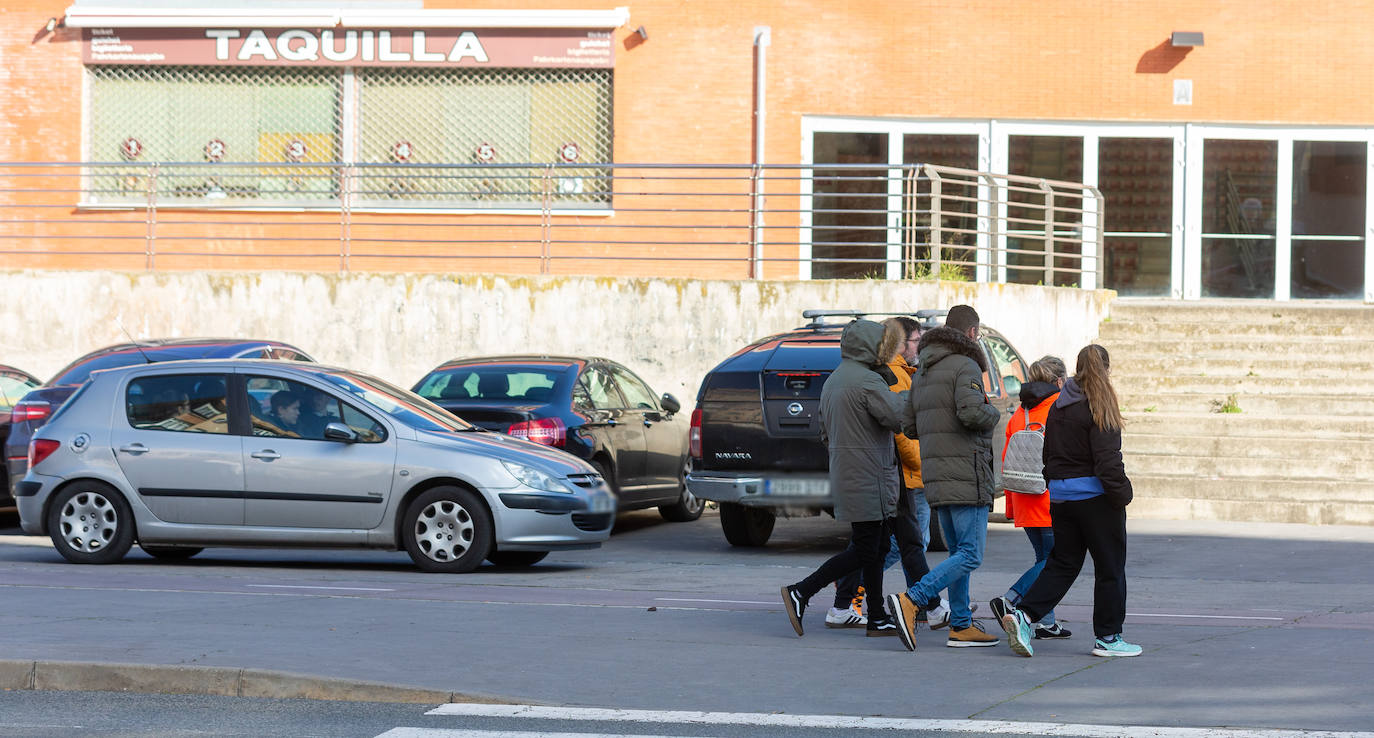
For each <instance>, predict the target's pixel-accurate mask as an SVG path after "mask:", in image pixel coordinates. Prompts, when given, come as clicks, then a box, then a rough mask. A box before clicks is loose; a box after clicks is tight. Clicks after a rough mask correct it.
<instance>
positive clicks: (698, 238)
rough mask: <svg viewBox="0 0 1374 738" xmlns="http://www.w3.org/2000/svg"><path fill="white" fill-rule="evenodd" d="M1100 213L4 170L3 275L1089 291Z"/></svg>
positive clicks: (701, 191) (762, 186)
mask: <svg viewBox="0 0 1374 738" xmlns="http://www.w3.org/2000/svg"><path fill="white" fill-rule="evenodd" d="M895 182H900V183H901V184H900V186H897V185H895V184H892V183H895ZM894 188H895V189H894ZM1103 210H1104V208H1103V200H1102V196H1101V193H1100V192H1098V191H1097V190H1096V189H1095V188H1093V187H1089V186H1085V185H1083V184H1082V183H1076V182H1065V181H1058V180H1048V179H1040V178H1034V177H1023V176H1018V175H1009V174H1002V173H996V172H979V171H974V170H968V169H959V168H953V167H940V166H935V165H930V164H912V165H901V166H895V165H880V164H872V163H866V164H865V163H860V164H848V163H847V164H828V163H822V164H710V165H703V164H669V163H647V164H596V163H592V164H585V163H573V164H567V163H561V162H559V163H552V164H549V163H541V164H515V163H507V164H498V163H491V164H471V165H469V164H433V165H429V164H413V163H406V164H401V163H394V162H387V163H376V162H302V163H284V162H213V163H212V162H151V163H145V162H131V161H126V162H11V163H0V255H3V261H4V263H5V264H6V265H7V266H9V267H11V268H72V267H80V268H112V269H146V270H159V269H188V268H208V269H217V268H224V269H243V268H281V269H309V270H319V269H322V268H330V267H326V262H327V261H329V260H333V262H334V264H336V265H337V268H338V270H340V271H353V270H363V271H368V270H386V269H397V268H399V269H405V270H424V271H463V270H477V269H480V270H482V271H492V270H494V271H509V272H512V273H531V272H535V271H537V272H538V273H545V274H548V273H567V274H572V273H585V274H598V275H617V276H638V275H647V274H652V275H657V276H684V277H710V278H739V279H744V278H760V277H770V278H796V277H797V276H808V275H809V276H811V277H813V278H818V277H855V276H861V277H862V276H867V277H873V276H882V277H887V278H892V277H897V278H921V277H930V276H934V277H939V278H954V279H966V280H974V279H977V280H983V281H1021V282H1026V281H1040V282H1043V283H1045V284H1056V283H1059V284H1074V285H1079V286H1089V285H1100V284H1101V279H1100V276H1101V275H1100V269H1101V264H1102V259H1101V254H1102V243H1101V240H1102V238H1103V234H1104V222H1105V221H1104V215H1103ZM135 239H137V240H139V241H142V243H141V244H140V246H141V248H138V250H135V248H134V247H132V244H133V242H134V240H135ZM92 241H99V242H102V243H104V244H106V245H108V247H109V248H104V249H93V248H91V247H90V245H89V244H90V243H91V242H92ZM83 244H84V245H83ZM135 258H136V259H137V261H133V259H135ZM608 262H616V263H618V264H620V266H619V267H615V266H608V264H607V263H608ZM636 264H643V265H646V266H634V265H636ZM648 265H652V266H648Z"/></svg>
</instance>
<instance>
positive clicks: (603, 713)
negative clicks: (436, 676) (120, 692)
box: [384, 703, 1374, 738]
mask: <svg viewBox="0 0 1374 738" xmlns="http://www.w3.org/2000/svg"><path fill="white" fill-rule="evenodd" d="M425 714H426V715H451V716H463V717H488V718H526V719H541V720H595V721H605V722H633V723H677V724H695V725H758V726H769V727H779V728H821V729H833V730H850V729H865V730H905V731H916V730H925V731H939V732H946V733H1012V734H1032V735H1041V736H1073V737H1074V738H1146V737H1148V738H1374V733H1369V732H1341V731H1308V730H1266V729H1244V730H1240V729H1238V730H1230V729H1225V728H1170V727H1157V726H1144V725H1078V724H1072V723H1033V722H1016V721H1009V720H937V719H919V718H878V717H858V716H853V715H780V714H773V713H750V712H694V711H685V710H683V711H671V710H670V711H658V710H613V709H606V708H593V707H544V706H539V705H478V704H460V703H449V704H446V705H440V706H439V707H437V708H435V709H433V710H430V711H429V712H426V713H425ZM384 735H387V738H399V737H398V736H391V735H390V734H384ZM417 735H418V734H417ZM473 735H478V734H473ZM481 735H484V736H485V734H481ZM523 735H524V736H525V738H528V736H529V735H530V734H528V733H526V734H523ZM538 735H541V736H543V735H550V736H551V735H555V734H552V733H548V734H544V733H540V734H538ZM584 738H585V734H584Z"/></svg>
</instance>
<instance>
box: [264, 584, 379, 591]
mask: <svg viewBox="0 0 1374 738" xmlns="http://www.w3.org/2000/svg"><path fill="white" fill-rule="evenodd" d="M243 586H245V587H262V588H264V589H337V590H341V591H344V592H395V591H396V590H394V589H386V588H384V587H318V586H314V585H310V584H245V585H243Z"/></svg>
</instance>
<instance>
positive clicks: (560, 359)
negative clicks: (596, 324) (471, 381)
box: [426, 354, 619, 374]
mask: <svg viewBox="0 0 1374 738" xmlns="http://www.w3.org/2000/svg"><path fill="white" fill-rule="evenodd" d="M599 361H605V362H609V363H612V364H618V363H619V362H615V361H611V360H610V359H603V358H601V357H597V356H558V355H553V354H507V355H504V356H474V357H471V358H459V359H449V360H448V361H445V362H444V363H442V364H440V365H439V366H436V367H434V368H433V369H431V370H429V371H428V372H426V373H427V374H433V373H434V372H437V371H443V370H445V369H453V368H457V367H462V366H480V365H491V364H526V365H528V364H554V365H559V366H574V365H576V366H578V367H582V366H584V365H586V364H590V363H593V362H599Z"/></svg>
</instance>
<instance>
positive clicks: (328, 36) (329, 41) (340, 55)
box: [320, 31, 358, 62]
mask: <svg viewBox="0 0 1374 738" xmlns="http://www.w3.org/2000/svg"><path fill="white" fill-rule="evenodd" d="M320 51H321V52H322V53H323V54H324V58H326V59H328V60H329V61H336V62H344V61H352V60H353V58H354V57H356V56H357V55H358V32H357V31H344V47H343V51H339V47H338V44H336V43H335V42H334V32H333V31H325V32H323V33H321V34H320Z"/></svg>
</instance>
